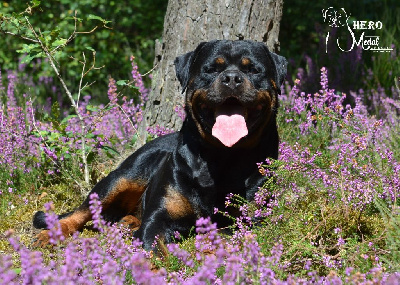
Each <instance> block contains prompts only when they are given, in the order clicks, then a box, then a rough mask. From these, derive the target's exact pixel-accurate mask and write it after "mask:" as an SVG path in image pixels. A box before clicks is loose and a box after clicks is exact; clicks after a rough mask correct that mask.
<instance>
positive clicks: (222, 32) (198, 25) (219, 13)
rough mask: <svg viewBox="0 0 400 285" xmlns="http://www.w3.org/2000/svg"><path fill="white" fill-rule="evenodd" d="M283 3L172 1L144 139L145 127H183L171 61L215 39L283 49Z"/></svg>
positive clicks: (265, 0)
mask: <svg viewBox="0 0 400 285" xmlns="http://www.w3.org/2000/svg"><path fill="white" fill-rule="evenodd" d="M282 6H283V0H273V1H270V0H261V1H260V0H249V1H239V0H226V1H219V0H211V1H210V0H199V1H191V0H170V1H169V2H168V7H167V12H166V15H165V20H164V32H163V37H162V41H157V42H156V50H155V60H154V65H155V70H154V72H153V81H152V87H151V94H150V99H149V101H148V102H147V105H146V108H145V110H144V112H145V116H144V120H143V122H142V125H141V129H140V135H139V138H141V142H142V143H143V142H144V141H145V138H146V127H147V126H154V125H160V126H163V127H168V128H173V129H178V128H179V127H180V125H181V119H180V118H179V116H178V115H177V113H176V112H174V109H175V107H176V106H179V105H182V103H183V96H182V95H181V89H180V86H179V82H178V81H177V79H176V77H175V68H174V64H173V62H174V59H175V58H176V57H177V56H179V55H182V54H184V53H186V52H188V51H190V50H193V49H194V48H195V47H196V46H197V45H198V44H199V43H200V42H201V41H208V40H212V39H229V40H239V39H251V40H256V41H260V42H264V43H266V44H267V46H268V47H269V48H270V50H272V51H279V41H278V35H279V24H280V20H281V17H282Z"/></svg>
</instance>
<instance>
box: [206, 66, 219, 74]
mask: <svg viewBox="0 0 400 285" xmlns="http://www.w3.org/2000/svg"><path fill="white" fill-rule="evenodd" d="M204 72H205V73H216V72H218V70H217V69H216V68H215V67H214V66H208V67H206V68H205V69H204Z"/></svg>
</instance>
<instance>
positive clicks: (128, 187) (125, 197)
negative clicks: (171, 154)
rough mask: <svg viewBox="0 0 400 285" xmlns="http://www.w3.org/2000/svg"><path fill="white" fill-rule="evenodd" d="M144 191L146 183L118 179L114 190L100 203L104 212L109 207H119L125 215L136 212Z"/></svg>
mask: <svg viewBox="0 0 400 285" xmlns="http://www.w3.org/2000/svg"><path fill="white" fill-rule="evenodd" d="M145 190H146V183H145V182H144V181H141V180H135V181H133V180H129V179H126V178H120V179H119V180H118V182H117V183H116V184H115V186H114V189H113V190H112V191H111V192H110V193H109V194H108V195H107V197H106V198H105V199H104V200H103V201H102V206H103V209H104V210H107V209H108V208H109V207H114V206H115V207H119V208H122V209H124V210H125V211H126V213H127V214H129V213H134V212H136V211H137V209H138V207H139V204H140V199H141V197H142V195H143V192H144V191H145Z"/></svg>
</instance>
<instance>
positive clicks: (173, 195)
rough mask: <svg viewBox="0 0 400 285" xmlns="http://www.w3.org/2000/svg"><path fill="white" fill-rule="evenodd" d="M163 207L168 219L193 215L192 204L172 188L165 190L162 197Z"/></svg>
mask: <svg viewBox="0 0 400 285" xmlns="http://www.w3.org/2000/svg"><path fill="white" fill-rule="evenodd" d="M164 206H165V208H166V209H167V212H168V214H169V215H170V217H171V218H172V219H174V220H175V219H179V218H183V217H186V216H188V215H193V214H194V210H193V207H192V204H191V203H190V202H189V200H188V199H187V198H186V197H185V196H183V195H182V194H181V193H179V192H178V191H176V190H175V189H173V188H172V187H168V188H167V193H166V195H165V197H164Z"/></svg>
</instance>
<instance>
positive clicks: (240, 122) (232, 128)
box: [212, 114, 248, 147]
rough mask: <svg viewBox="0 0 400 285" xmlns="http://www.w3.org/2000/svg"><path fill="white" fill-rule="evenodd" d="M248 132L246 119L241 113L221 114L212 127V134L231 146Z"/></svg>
mask: <svg viewBox="0 0 400 285" xmlns="http://www.w3.org/2000/svg"><path fill="white" fill-rule="evenodd" d="M247 134H248V130H247V126H246V121H245V119H244V117H243V116H241V115H237V114H235V115H232V116H227V115H219V116H218V117H217V120H216V122H215V124H214V126H213V128H212V135H213V136H214V137H216V138H217V139H219V140H220V141H221V142H222V143H223V144H224V145H225V146H227V147H231V146H233V145H234V144H235V143H237V142H238V141H239V140H240V139H241V138H242V137H244V136H246V135H247Z"/></svg>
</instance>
